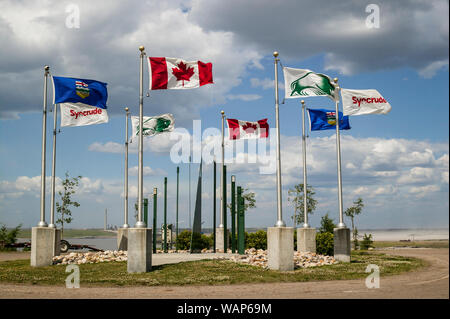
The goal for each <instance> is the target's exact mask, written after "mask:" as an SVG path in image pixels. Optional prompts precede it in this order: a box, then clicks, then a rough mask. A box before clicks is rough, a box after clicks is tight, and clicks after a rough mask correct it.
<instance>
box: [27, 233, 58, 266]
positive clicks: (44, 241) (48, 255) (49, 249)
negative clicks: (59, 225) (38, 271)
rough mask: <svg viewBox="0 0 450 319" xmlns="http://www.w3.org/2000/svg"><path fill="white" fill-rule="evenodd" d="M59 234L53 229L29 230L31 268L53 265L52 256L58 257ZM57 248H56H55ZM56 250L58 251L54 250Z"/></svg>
mask: <svg viewBox="0 0 450 319" xmlns="http://www.w3.org/2000/svg"><path fill="white" fill-rule="evenodd" d="M58 234H59V237H60V236H61V232H58V231H57V230H56V229H55V228H49V227H32V228H31V266H32V267H42V266H50V265H52V264H53V256H55V254H57V255H59V240H60V239H59V238H58ZM57 247H58V248H57ZM56 249H58V250H56Z"/></svg>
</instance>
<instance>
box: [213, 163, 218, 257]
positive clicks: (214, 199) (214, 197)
mask: <svg viewBox="0 0 450 319" xmlns="http://www.w3.org/2000/svg"><path fill="white" fill-rule="evenodd" d="M216 190H217V188H216V161H214V188H213V214H214V216H213V241H214V246H213V249H214V250H213V251H214V252H216V223H217V221H216V201H217V200H216Z"/></svg>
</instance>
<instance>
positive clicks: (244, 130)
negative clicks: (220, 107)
mask: <svg viewBox="0 0 450 319" xmlns="http://www.w3.org/2000/svg"><path fill="white" fill-rule="evenodd" d="M227 123H228V131H229V132H230V140H239V139H253V138H267V137H268V136H269V124H268V123H267V119H263V120H259V121H258V122H247V121H239V120H235V119H227Z"/></svg>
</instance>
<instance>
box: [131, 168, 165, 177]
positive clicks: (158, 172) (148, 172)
mask: <svg viewBox="0 0 450 319" xmlns="http://www.w3.org/2000/svg"><path fill="white" fill-rule="evenodd" d="M138 172H139V167H138V166H133V167H130V168H129V169H128V174H130V175H131V176H138ZM143 174H144V176H164V175H167V172H166V171H165V170H163V169H161V168H156V169H153V168H151V167H150V166H144V167H143Z"/></svg>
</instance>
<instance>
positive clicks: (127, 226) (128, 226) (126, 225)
mask: <svg viewBox="0 0 450 319" xmlns="http://www.w3.org/2000/svg"><path fill="white" fill-rule="evenodd" d="M122 228H130V225H128V224H123V225H122Z"/></svg>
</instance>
